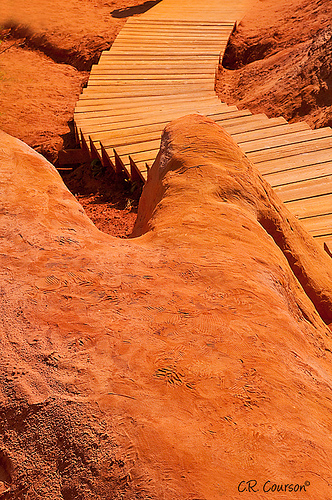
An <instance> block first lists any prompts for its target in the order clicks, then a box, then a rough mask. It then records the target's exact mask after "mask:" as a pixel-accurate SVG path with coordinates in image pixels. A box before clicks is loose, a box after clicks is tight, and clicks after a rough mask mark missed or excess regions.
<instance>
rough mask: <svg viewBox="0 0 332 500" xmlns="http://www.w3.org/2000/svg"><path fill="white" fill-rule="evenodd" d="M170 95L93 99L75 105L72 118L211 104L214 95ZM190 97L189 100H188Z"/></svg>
mask: <svg viewBox="0 0 332 500" xmlns="http://www.w3.org/2000/svg"><path fill="white" fill-rule="evenodd" d="M172 97H173V96H172V95H164V96H148V97H146V96H145V97H136V98H135V97H127V98H126V99H124V98H123V97H120V98H118V99H107V100H104V101H103V102H99V101H96V100H95V99H92V100H91V102H90V101H88V100H86V101H84V103H83V102H81V103H78V105H79V104H80V106H78V105H77V109H76V110H75V113H74V116H75V117H79V116H84V117H85V118H89V117H90V116H91V117H97V116H99V115H98V114H96V113H101V114H100V116H105V112H106V113H107V112H109V113H112V111H114V114H117V110H121V111H122V112H123V114H126V113H129V114H132V113H135V112H136V110H138V108H144V109H145V110H146V109H148V110H150V113H152V112H153V110H154V109H157V107H161V108H162V107H164V106H167V105H170V104H171V103H174V105H176V103H178V105H179V106H181V105H185V104H187V103H188V102H192V103H193V104H195V103H200V102H201V103H203V102H205V103H207V102H213V100H214V98H215V96H214V95H210V94H209V95H203V96H202V95H199V96H197V97H196V96H195V95H192V94H189V95H185V94H181V95H178V96H176V98H175V99H172ZM190 97H191V99H190Z"/></svg>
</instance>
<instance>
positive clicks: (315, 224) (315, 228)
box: [301, 214, 332, 236]
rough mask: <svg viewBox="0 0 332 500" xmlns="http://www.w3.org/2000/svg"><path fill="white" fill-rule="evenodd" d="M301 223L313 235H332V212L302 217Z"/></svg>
mask: <svg viewBox="0 0 332 500" xmlns="http://www.w3.org/2000/svg"><path fill="white" fill-rule="evenodd" d="M301 223H302V225H303V226H304V227H305V229H306V230H307V231H309V232H310V233H311V235H312V236H324V235H329V236H332V214H328V215H318V216H316V217H309V218H307V219H301Z"/></svg>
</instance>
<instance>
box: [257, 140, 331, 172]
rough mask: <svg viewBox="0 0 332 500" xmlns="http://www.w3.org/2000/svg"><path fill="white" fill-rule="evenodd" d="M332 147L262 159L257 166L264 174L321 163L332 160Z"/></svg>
mask: <svg viewBox="0 0 332 500" xmlns="http://www.w3.org/2000/svg"><path fill="white" fill-rule="evenodd" d="M331 156H332V155H331V148H329V147H326V148H325V149H321V150H318V151H316V150H313V151H304V152H302V153H299V154H297V155H296V154H295V155H292V156H287V157H286V158H287V160H285V158H274V159H269V160H265V161H261V162H260V163H259V164H258V163H257V166H258V168H259V170H260V172H261V173H262V174H263V175H266V174H272V173H276V172H285V171H287V170H291V169H293V168H298V167H303V166H306V165H319V164H320V163H325V162H327V161H330V160H331Z"/></svg>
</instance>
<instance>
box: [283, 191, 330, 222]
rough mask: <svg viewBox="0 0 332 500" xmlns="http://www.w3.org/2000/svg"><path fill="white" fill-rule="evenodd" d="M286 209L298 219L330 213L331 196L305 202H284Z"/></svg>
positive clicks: (318, 197) (309, 199) (308, 199)
mask: <svg viewBox="0 0 332 500" xmlns="http://www.w3.org/2000/svg"><path fill="white" fill-rule="evenodd" d="M285 204H286V206H287V208H288V209H289V210H290V211H291V212H292V213H293V214H295V215H296V216H297V217H298V218H299V219H304V218H306V217H314V216H317V215H324V214H331V213H332V194H325V195H322V196H317V197H315V198H307V199H305V200H298V201H290V202H285Z"/></svg>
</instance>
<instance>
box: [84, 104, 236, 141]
mask: <svg viewBox="0 0 332 500" xmlns="http://www.w3.org/2000/svg"><path fill="white" fill-rule="evenodd" d="M144 109H146V108H144ZM144 109H143V110H142V112H141V113H139V118H136V119H135V115H136V116H137V114H138V113H133V114H125V115H123V114H120V115H118V116H116V115H115V114H114V115H113V116H112V115H111V116H109V117H108V116H103V117H99V118H97V119H95V120H92V119H90V120H88V119H84V117H83V119H77V121H76V122H77V125H78V126H80V127H84V130H85V131H91V132H92V131H98V130H99V131H105V130H106V131H107V130H114V129H124V128H126V129H128V127H129V125H127V126H126V123H124V122H127V121H128V120H129V121H134V125H133V128H135V129H139V128H142V127H144V126H145V127H146V126H153V124H159V123H163V124H164V126H166V124H167V123H168V122H169V121H171V120H173V119H174V118H175V117H180V116H184V115H187V114H202V115H207V114H210V113H216V112H219V113H223V114H224V115H225V116H227V115H228V114H229V113H232V112H233V111H237V110H236V108H235V106H233V107H225V108H223V107H222V106H220V107H219V106H218V107H217V106H215V105H214V104H211V105H208V104H204V103H203V104H201V105H199V104H196V105H195V103H193V104H190V103H188V104H187V106H184V105H183V106H178V107H170V108H167V107H166V108H162V107H160V108H158V109H156V110H154V112H152V113H151V112H150V113H149V112H146V113H145V114H144ZM119 112H120V110H119ZM125 133H126V134H128V133H131V131H128V130H126V132H125Z"/></svg>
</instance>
